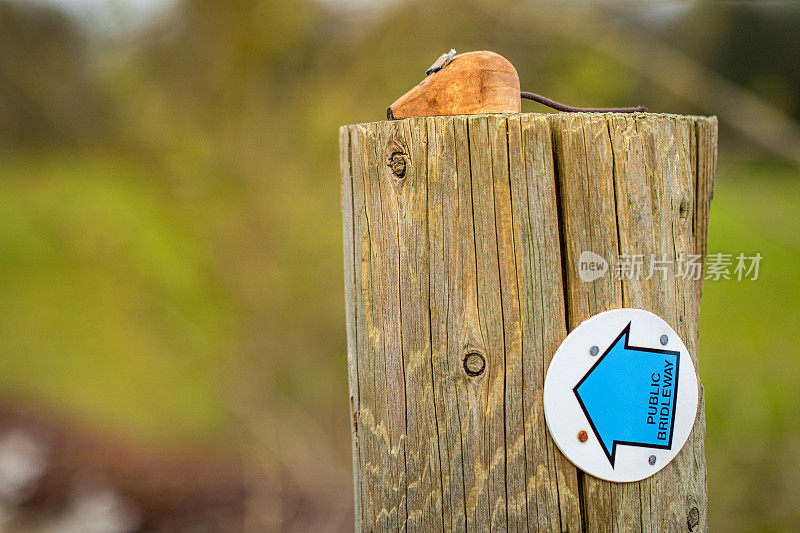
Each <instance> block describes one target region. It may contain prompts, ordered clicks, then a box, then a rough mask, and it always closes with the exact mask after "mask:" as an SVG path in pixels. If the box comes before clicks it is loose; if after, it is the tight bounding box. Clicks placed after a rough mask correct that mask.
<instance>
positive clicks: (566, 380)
mask: <svg viewBox="0 0 800 533" xmlns="http://www.w3.org/2000/svg"><path fill="white" fill-rule="evenodd" d="M664 331H666V332H667V333H663V332H664ZM670 341H672V342H671V345H670V348H669V349H667V348H666V347H665V345H666V344H667V343H668V342H670ZM587 345H589V346H591V348H590V349H589V351H588V353H587V351H586V348H585V346H587ZM697 401H698V385H697V377H696V374H695V370H694V365H693V363H692V360H691V357H690V356H689V353H688V350H687V349H686V347H685V346H684V344H683V342H682V341H681V340H680V338H679V337H678V335H677V334H676V333H675V332H674V331H673V330H672V328H671V327H670V326H669V324H667V323H666V322H665V321H664V320H662V319H661V318H659V317H658V316H657V315H654V314H653V313H650V312H648V311H644V310H641V309H615V310H611V311H605V312H603V313H600V314H598V315H595V316H593V317H591V318H589V319H588V320H586V321H585V322H583V323H582V324H580V325H579V326H578V327H577V328H575V330H574V331H573V332H572V333H570V334H569V335H568V336H567V338H566V339H564V342H563V343H562V344H561V346H559V348H558V350H557V351H556V353H555V355H554V356H553V360H552V361H551V363H550V367H549V369H548V371H547V377H546V379H545V388H544V409H545V417H546V419H547V425H548V428H549V429H550V432H551V434H552V435H553V439H554V440H555V442H556V444H557V445H558V446H559V448H560V449H561V451H562V452H564V454H565V455H566V456H567V457H568V458H569V459H570V461H572V462H573V463H574V464H575V465H576V466H577V467H579V468H581V469H582V470H584V471H586V472H588V473H590V474H592V475H594V476H596V477H599V478H602V479H607V480H609V481H638V480H640V479H644V478H645V477H648V476H651V475H653V474H654V473H656V472H657V471H658V470H660V469H661V468H663V467H664V466H666V465H667V463H669V462H670V461H671V460H672V459H673V458H674V457H675V455H677V453H678V451H679V450H680V448H681V447H682V446H683V444H684V443H685V442H686V439H687V438H688V436H689V432H690V431H691V428H692V426H693V424H694V418H695V414H696V412H697ZM587 425H588V426H589V427H590V428H591V430H590V431H586V430H584V429H583V428H585V427H586V426H587ZM576 434H577V435H578V439H577V440H576V439H575V437H574V435H576ZM584 434H585V438H584ZM589 435H593V436H594V437H595V438H594V439H589V438H588V437H589Z"/></svg>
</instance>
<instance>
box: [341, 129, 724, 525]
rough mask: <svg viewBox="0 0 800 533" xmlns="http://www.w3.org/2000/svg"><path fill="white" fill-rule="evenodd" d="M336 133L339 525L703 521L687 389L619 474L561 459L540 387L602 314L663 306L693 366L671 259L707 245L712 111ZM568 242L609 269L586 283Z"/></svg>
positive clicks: (702, 487)
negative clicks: (668, 435)
mask: <svg viewBox="0 0 800 533" xmlns="http://www.w3.org/2000/svg"><path fill="white" fill-rule="evenodd" d="M339 139H340V156H341V159H340V164H341V173H342V214H343V218H344V266H345V288H346V309H347V339H348V367H349V378H350V405H351V415H352V444H353V483H354V488H355V508H356V511H355V512H356V529H357V530H360V531H390V530H391V531H395V530H408V531H425V532H427V531H442V530H446V531H487V530H489V529H496V530H498V531H507V530H513V531H520V530H531V531H572V532H579V531H652V532H661V531H692V532H696V531H706V530H707V525H706V502H707V497H706V468H705V455H704V448H703V439H704V434H705V417H704V403H703V395H702V386H701V387H700V403H699V410H698V414H697V418H696V420H695V425H694V428H693V430H692V432H691V434H690V436H689V440H688V442H687V443H686V445H685V446H684V447H683V449H682V450H681V451H680V453H679V454H678V455H677V457H676V458H675V459H674V460H673V461H672V462H671V463H669V464H668V465H667V466H666V467H664V468H663V469H662V470H660V471H659V472H658V473H657V474H655V475H653V476H652V477H649V478H647V479H644V480H643V481H639V482H633V483H611V482H607V481H602V480H600V479H597V478H594V477H592V476H590V475H588V474H584V473H583V472H582V471H580V470H578V469H577V468H576V467H575V466H573V465H572V463H570V462H569V461H568V460H567V459H566V458H565V457H564V456H563V455H562V454H561V452H560V451H559V449H558V447H557V446H556V445H555V443H554V442H553V440H552V438H551V436H550V434H549V432H548V429H547V426H546V424H545V419H544V412H543V405H542V403H543V399H542V391H543V383H544V378H545V373H546V371H547V368H548V364H549V362H550V359H551V358H552V356H553V354H554V352H555V351H556V349H557V348H558V346H559V344H560V343H561V342H562V341H563V340H564V338H565V336H566V335H567V333H568V332H569V331H571V330H572V329H573V328H575V327H576V326H577V325H578V324H580V323H581V322H582V321H583V320H585V319H587V318H588V317H590V316H592V315H594V314H596V313H599V312H601V311H605V310H608V309H615V308H621V307H635V308H640V309H646V310H649V311H652V312H653V313H655V314H657V315H659V316H660V317H662V318H663V319H664V320H666V321H667V322H668V323H669V324H670V325H671V327H672V328H673V329H674V330H675V331H676V332H677V333H678V334H679V335H680V337H681V338H682V339H683V341H684V342H685V344H686V347H687V348H688V351H689V352H690V355H691V357H692V359H693V361H694V364H695V367H697V363H698V361H697V356H698V346H697V336H698V312H699V306H700V298H701V294H702V276H700V277H699V278H698V277H697V276H689V275H686V272H685V269H684V268H683V265H684V264H685V263H684V260H685V259H686V258H688V257H695V258H700V261H702V258H704V257H705V250H706V234H707V229H708V214H709V202H710V200H711V196H712V183H713V176H714V169H715V165H716V146H717V121H716V118H715V117H692V116H679V115H667V114H651V113H630V114H618V113H559V114H530V113H508V114H493V115H472V116H446V117H445V116H437V117H424V118H408V119H403V120H395V121H382V122H375V123H369V124H359V125H353V126H343V127H342V128H341V129H340V137H339ZM584 252H592V253H594V254H596V255H597V256H599V257H601V258H603V259H604V261H606V262H607V264H608V270H607V272H605V273H603V275H599V276H598V277H596V279H592V280H589V281H584V280H582V278H581V277H580V276H579V272H578V270H577V265H578V261H579V258H580V256H581V254H582V253H584ZM625 257H628V258H630V257H633V258H640V260H639V262H638V264H639V268H640V274H639V275H633V273H631V272H629V271H627V270H623V269H621V268H620V267H619V265H620V262H621V258H625ZM653 258H655V259H653ZM651 260H658V261H661V262H660V263H659V264H660V265H662V267H661V269H660V270H659V271H658V272H657V273H656V274H655V275H649V276H648V273H651V272H650V271H649V269H648V266H649V264H648V263H649V262H650V261H651Z"/></svg>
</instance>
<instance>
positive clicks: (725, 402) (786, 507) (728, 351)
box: [700, 162, 800, 531]
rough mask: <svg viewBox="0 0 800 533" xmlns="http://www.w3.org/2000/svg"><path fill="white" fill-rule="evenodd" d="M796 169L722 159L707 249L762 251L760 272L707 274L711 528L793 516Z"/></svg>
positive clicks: (793, 519)
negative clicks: (727, 276) (745, 276)
mask: <svg viewBox="0 0 800 533" xmlns="http://www.w3.org/2000/svg"><path fill="white" fill-rule="evenodd" d="M799 213H800V170H798V169H797V168H791V167H783V166H779V165H775V164H774V163H773V164H758V163H738V164H734V163H733V162H728V163H727V164H726V163H725V162H723V163H722V164H721V165H720V168H719V169H718V172H717V179H716V186H715V191H714V200H713V202H712V206H711V225H710V230H709V243H708V250H709V253H714V252H724V253H733V254H734V256H735V255H736V254H738V253H740V252H742V253H745V255H754V254H755V253H756V252H760V253H761V255H762V256H763V259H762V262H761V268H760V272H759V277H758V280H757V281H737V280H736V279H735V278H734V279H731V280H720V281H710V280H707V281H706V282H705V289H704V294H703V303H702V308H701V313H700V356H701V360H700V376H701V379H702V381H703V384H704V386H705V394H706V417H707V423H708V428H707V437H706V453H707V459H708V486H709V523H710V525H711V529H712V531H714V530H716V531H791V530H792V529H793V528H794V527H796V526H797V525H798V524H800V507H798V504H797V503H798V502H800V456H798V453H800V428H798V425H797V421H798V408H800V385H799V384H800V335H798V326H800V283H798V278H800V217H798V214H799Z"/></svg>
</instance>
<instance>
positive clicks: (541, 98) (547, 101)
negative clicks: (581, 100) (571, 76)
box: [520, 91, 647, 113]
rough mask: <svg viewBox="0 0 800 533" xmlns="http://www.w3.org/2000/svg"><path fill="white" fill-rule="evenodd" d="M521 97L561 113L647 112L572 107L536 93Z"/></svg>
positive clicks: (641, 109) (525, 92) (625, 108)
mask: <svg viewBox="0 0 800 533" xmlns="http://www.w3.org/2000/svg"><path fill="white" fill-rule="evenodd" d="M520 97H522V98H524V99H526V100H533V101H534V102H539V103H540V104H543V105H546V106H547V107H552V108H553V109H557V110H559V111H565V112H567V113H645V112H647V108H646V107H645V106H643V105H637V106H635V107H572V106H568V105H564V104H561V103H559V102H556V101H555V100H551V99H549V98H546V97H544V96H542V95H539V94H536V93H530V92H527V91H522V92H521V93H520Z"/></svg>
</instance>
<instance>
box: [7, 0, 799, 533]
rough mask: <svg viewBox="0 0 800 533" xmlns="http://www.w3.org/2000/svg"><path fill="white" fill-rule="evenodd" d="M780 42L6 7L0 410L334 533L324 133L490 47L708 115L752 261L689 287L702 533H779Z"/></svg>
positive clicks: (666, 31)
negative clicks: (702, 406)
mask: <svg viewBox="0 0 800 533" xmlns="http://www.w3.org/2000/svg"><path fill="white" fill-rule="evenodd" d="M798 36H800V7H798V4H795V3H789V2H786V3H784V2H768V3H765V4H759V3H752V4H751V3H748V2H731V3H716V4H693V3H689V2H677V1H670V2H645V3H637V2H628V1H621V2H586V3H581V2H570V3H567V4H566V5H562V4H557V3H550V2H544V3H542V2H539V3H536V2H489V1H485V2H484V1H480V0H474V1H469V2H454V1H445V2H430V1H426V2H411V1H400V0H396V1H388V0H387V1H383V2H378V3H375V2H367V1H366V0H364V1H359V0H320V1H317V2H315V1H311V0H292V1H291V2H286V1H275V0H266V1H260V2H256V1H253V2H250V1H247V2H245V1H222V0H220V1H211V0H184V1H177V0H128V1H123V0H117V1H100V0H67V1H61V2H57V1H55V0H53V1H45V0H39V1H32V0H29V1H21V0H11V1H9V0H1V1H0V401H1V402H2V409H1V410H0V411H2V412H8V413H12V414H13V413H33V415H31V416H35V418H36V420H37V421H38V422H37V423H38V424H40V425H44V426H47V425H48V424H50V422H49V420H50V419H51V418H52V419H53V420H57V421H58V422H57V423H58V424H59V427H61V428H66V429H64V431H67V432H72V431H75V432H78V433H80V434H81V435H83V434H87V433H88V434H91V435H93V436H100V437H99V439H100V442H101V443H100V444H97V446H98V447H102V446H105V445H106V444H103V443H107V442H109V441H113V442H114V443H116V444H115V446H118V445H121V444H120V443H124V446H125V448H126V449H130V450H139V451H141V450H146V451H147V452H146V453H147V454H150V455H148V456H157V457H159V458H161V459H160V460H162V461H166V462H167V463H170V464H171V463H172V462H174V461H178V462H181V461H182V462H186V461H194V462H195V463H196V462H206V461H212V462H214V463H215V464H220V465H225V466H222V467H220V468H222V469H223V470H230V471H232V472H234V473H238V474H237V476H238V478H244V479H245V480H246V481H247V484H248V486H251V487H256V489H253V490H250V491H248V493H247V496H246V498H245V499H246V501H245V502H244V503H243V507H242V509H243V511H242V512H243V513H244V519H243V520H244V522H243V524H244V526H245V527H246V528H248V529H250V530H253V531H265V530H292V531H311V530H319V531H321V530H342V531H347V530H351V529H352V514H351V513H352V510H351V506H352V500H351V494H352V492H351V491H352V488H351V482H352V478H351V477H350V440H349V423H348V406H347V392H346V391H347V377H346V372H347V369H346V357H345V327H344V300H343V274H342V257H341V221H340V211H339V169H338V147H337V142H338V133H337V129H338V126H339V125H341V124H351V123H357V122H364V121H373V120H381V119H382V118H383V117H384V115H385V109H386V107H387V105H388V104H389V103H391V102H392V101H393V100H394V99H395V98H396V97H397V96H399V95H400V94H402V93H403V92H405V91H406V90H407V89H408V88H410V87H411V86H412V85H413V84H415V83H416V82H417V81H418V80H419V79H420V78H421V77H423V75H424V71H425V69H426V68H427V66H428V65H429V64H430V63H431V62H432V61H433V59H435V58H436V57H437V56H438V55H439V54H441V53H442V52H443V51H446V50H448V49H450V48H451V47H453V48H456V49H457V50H458V51H460V52H461V51H469V50H481V49H491V50H495V51H497V52H499V53H501V54H503V55H505V56H506V57H507V58H509V59H510V60H511V62H512V63H513V64H514V65H515V66H516V68H517V70H518V72H519V73H520V77H521V82H522V87H523V89H526V90H532V91H536V92H539V93H542V94H546V95H548V96H551V97H553V98H555V99H558V100H561V101H564V102H567V103H570V104H573V105H592V106H602V105H611V106H613V105H630V104H638V103H644V104H647V105H648V107H649V108H650V109H651V110H653V111H658V112H675V113H692V114H715V115H717V116H718V117H719V121H720V154H719V167H718V172H717V177H716V188H715V197H714V201H713V204H712V211H711V227H710V234H709V251H710V252H727V253H734V254H737V253H739V252H744V253H746V254H754V253H755V252H760V253H761V254H762V256H763V261H762V263H761V270H760V276H759V279H758V280H757V281H735V280H731V281H707V282H706V285H705V293H704V300H703V306H702V313H701V328H700V349H701V354H700V358H701V365H700V374H701V379H702V381H703V383H704V385H705V392H706V401H707V411H706V414H707V421H708V432H707V440H706V451H707V458H708V485H709V524H710V527H711V530H712V531H792V530H795V531H797V530H800V429H799V428H798V424H799V423H800V415H799V414H798V413H799V412H800V411H799V410H800V385H798V383H800V338H799V337H798V330H800V281H798V278H799V277H800V133H799V132H800V126H798V121H800V68H798V66H799V65H800V63H799V62H798V58H800V39H798ZM523 110H524V111H531V112H534V111H535V112H547V111H548V110H547V109H546V108H541V107H539V106H538V105H536V104H533V103H525V104H524V105H523ZM92 438H94V437H92ZM92 442H95V441H94V440H93V441H92ZM137 453H139V452H137ZM112 455H113V454H112ZM148 464H150V463H148ZM143 468H144V467H143ZM0 473H1V472H0ZM0 477H2V476H0ZM132 477H133V478H136V476H132ZM139 477H140V478H142V477H146V470H141V471H140V475H139ZM233 477H236V476H233ZM178 481H179V482H183V483H184V484H186V485H187V486H190V487H191V486H192V484H193V482H194V478H193V477H192V476H191V475H186V476H185V477H183V478H181V479H178ZM131 483H133V481H132V482H131ZM148 490H149V489H148ZM153 490H156V491H157V492H158V491H162V492H158V493H159V494H162V493H163V491H166V490H168V489H166V488H163V487H156V488H155V489H153ZM176 490H177V489H176ZM0 496H2V495H0ZM62 499H63V498H62ZM51 500H52V498H51ZM51 500H48V501H51ZM56 500H58V498H56ZM20 505H21V506H22V504H20ZM25 505H28V504H25ZM7 507H8V506H7ZM28 507H30V505H29V506H28ZM28 507H25V506H22V508H24V509H28V511H26V512H29V514H32V516H34V518H33V519H32V520H34V521H35V520H37V518H36V514H35V513H38V512H41V513H45V514H48V513H49V514H50V515H56V514H57V507H56V506H55V504H52V502H51V503H48V504H42V507H41V509H39V508H38V507H37V508H35V509H34V510H30V509H29V508H28ZM145 508H146V509H150V508H149V507H146V506H145ZM3 509H4V504H3V503H2V498H0V510H3ZM24 509H23V510H24ZM146 512H150V511H146ZM153 512H156V511H153ZM163 512H167V513H168V512H171V513H172V516H173V519H174V520H178V521H179V519H180V517H177V518H176V517H175V516H174V515H175V513H174V512H173V511H169V510H168V511H163ZM20 520H22V519H20ZM137 520H138V521H137ZM3 523H4V522H3V521H2V520H0V528H2V524H3ZM20 523H24V522H20ZM158 523H159V518H158V517H156V518H151V517H148V516H139V517H138V518H137V519H136V520H134V521H133V522H132V524H134V526H132V527H145V526H147V525H148V524H150V525H152V524H158ZM173 523H174V524H177V523H179V522H173ZM136 524H138V525H136ZM162 525H163V524H162ZM20 527H21V528H22V529H21V530H25V527H24V526H20ZM147 527H150V526H147ZM220 528H221V529H222V526H220ZM123 529H124V528H123ZM166 530H180V529H179V528H178V526H175V529H169V528H167V529H166Z"/></svg>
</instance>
